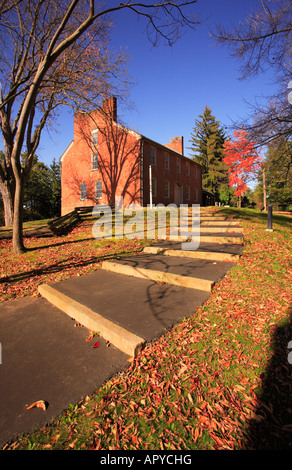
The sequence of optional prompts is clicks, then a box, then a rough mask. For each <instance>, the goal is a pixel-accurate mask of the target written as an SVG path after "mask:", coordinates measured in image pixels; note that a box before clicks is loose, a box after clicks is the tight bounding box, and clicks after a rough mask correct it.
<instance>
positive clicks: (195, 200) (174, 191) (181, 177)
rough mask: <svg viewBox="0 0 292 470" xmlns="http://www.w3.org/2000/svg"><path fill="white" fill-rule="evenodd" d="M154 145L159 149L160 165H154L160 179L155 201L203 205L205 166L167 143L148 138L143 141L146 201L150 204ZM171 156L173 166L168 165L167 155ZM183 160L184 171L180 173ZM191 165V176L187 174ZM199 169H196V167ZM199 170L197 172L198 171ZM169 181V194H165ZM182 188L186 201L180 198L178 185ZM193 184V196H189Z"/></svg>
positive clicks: (144, 200)
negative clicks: (202, 182) (150, 176)
mask: <svg viewBox="0 0 292 470" xmlns="http://www.w3.org/2000/svg"><path fill="white" fill-rule="evenodd" d="M151 147H152V148H155V149H156V164H154V165H151V168H152V179H155V180H156V195H153V200H152V202H153V204H158V203H162V204H164V205H168V204H170V203H175V204H177V205H179V204H188V205H192V204H200V205H201V204H202V194H201V193H202V191H201V166H200V165H198V164H197V163H195V162H193V161H192V160H190V159H189V158H187V157H184V156H183V155H180V154H178V153H177V152H172V151H171V150H170V149H169V148H165V146H160V145H157V144H155V142H151V141H148V140H144V143H143V204H144V206H145V205H147V204H149V203H150V188H149V165H150V161H151ZM165 155H168V159H169V169H166V168H165V164H164V157H165ZM178 162H180V173H178ZM187 165H189V172H190V173H189V176H188V175H187ZM195 169H196V170H195ZM195 172H196V173H195ZM165 181H168V182H169V197H166V195H165ZM180 187H181V188H182V189H181V191H182V200H179V199H178V191H179V189H178V188H180ZM188 187H189V198H188Z"/></svg>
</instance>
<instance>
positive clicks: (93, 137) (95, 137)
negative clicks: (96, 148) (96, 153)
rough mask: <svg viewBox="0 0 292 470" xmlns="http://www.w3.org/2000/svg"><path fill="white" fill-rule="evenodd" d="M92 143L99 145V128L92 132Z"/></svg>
mask: <svg viewBox="0 0 292 470" xmlns="http://www.w3.org/2000/svg"><path fill="white" fill-rule="evenodd" d="M91 143H92V145H98V130H97V129H94V130H93V131H92V132H91Z"/></svg>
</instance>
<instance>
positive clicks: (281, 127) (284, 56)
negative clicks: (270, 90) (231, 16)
mask: <svg viewBox="0 0 292 470" xmlns="http://www.w3.org/2000/svg"><path fill="white" fill-rule="evenodd" d="M214 36H215V37H216V38H217V42H218V44H223V45H226V46H228V47H229V48H230V51H231V55H232V56H233V57H235V58H237V59H239V61H240V63H241V76H240V78H241V79H243V80H244V79H247V78H250V77H255V76H258V75H260V74H263V73H265V72H266V71H272V72H273V73H274V81H275V84H276V85H277V87H276V88H277V92H276V93H275V94H274V95H273V96H269V97H266V100H265V104H263V103H262V101H261V102H255V103H253V104H252V105H251V116H250V117H251V118H253V122H252V124H251V125H248V124H247V123H246V119H245V122H244V125H245V128H246V130H249V133H250V134H251V136H252V138H253V139H256V140H257V141H258V142H259V143H260V144H261V145H264V144H267V143H268V142H271V141H273V140H275V139H279V138H283V139H289V138H291V135H292V128H291V123H292V107H291V104H290V103H289V102H288V91H287V88H288V82H289V81H290V80H291V73H292V57H291V54H292V4H291V0H273V1H268V0H261V1H260V8H259V9H258V10H257V11H255V12H252V13H250V14H249V15H248V16H247V18H246V21H245V22H243V21H242V22H240V24H239V26H232V27H231V28H230V30H226V28H223V27H221V26H218V27H217V32H216V33H215V34H214ZM236 126H239V123H236Z"/></svg>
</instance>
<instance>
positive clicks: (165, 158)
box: [164, 153, 169, 170]
mask: <svg viewBox="0 0 292 470" xmlns="http://www.w3.org/2000/svg"><path fill="white" fill-rule="evenodd" d="M164 169H165V170H169V155H168V153H165V154H164Z"/></svg>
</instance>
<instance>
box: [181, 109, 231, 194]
mask: <svg viewBox="0 0 292 470" xmlns="http://www.w3.org/2000/svg"><path fill="white" fill-rule="evenodd" d="M224 142H225V134H224V130H223V128H222V127H221V126H220V123H219V122H218V121H217V120H216V119H215V117H214V116H213V115H212V112H211V109H210V108H209V107H208V106H206V107H205V109H204V112H203V114H202V115H200V116H199V119H197V120H196V121H195V127H194V128H193V132H192V134H191V140H190V143H191V147H189V150H191V156H192V157H193V160H194V161H196V162H198V163H200V165H202V186H203V189H205V190H207V191H210V192H212V193H213V194H215V196H216V198H217V200H218V198H219V189H220V186H221V185H222V184H226V183H227V181H228V175H227V167H226V165H225V164H224V162H223V161H222V159H223V156H224V155H223V150H224V149H223V145H224Z"/></svg>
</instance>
